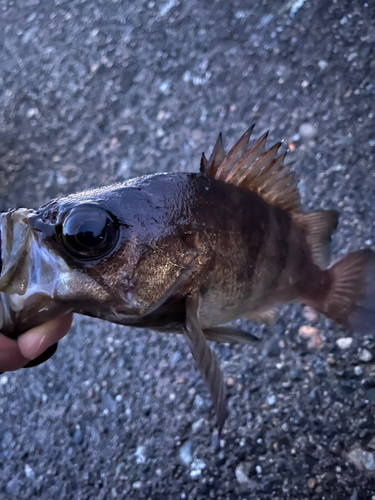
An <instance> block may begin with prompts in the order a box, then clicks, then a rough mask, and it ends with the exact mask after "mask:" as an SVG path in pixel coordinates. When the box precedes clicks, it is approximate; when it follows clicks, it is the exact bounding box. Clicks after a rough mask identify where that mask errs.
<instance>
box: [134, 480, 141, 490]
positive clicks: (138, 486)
mask: <svg viewBox="0 0 375 500" xmlns="http://www.w3.org/2000/svg"><path fill="white" fill-rule="evenodd" d="M132 486H133V490H140V489H141V488H142V483H141V481H135V483H133V484H132Z"/></svg>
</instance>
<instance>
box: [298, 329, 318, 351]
mask: <svg viewBox="0 0 375 500" xmlns="http://www.w3.org/2000/svg"><path fill="white" fill-rule="evenodd" d="M298 335H300V336H301V337H302V338H304V339H306V340H307V345H308V347H309V348H310V349H316V348H317V347H319V346H320V345H321V344H322V339H321V338H320V335H319V330H318V329H317V328H315V327H314V326H307V325H303V326H301V327H300V328H299V330H298Z"/></svg>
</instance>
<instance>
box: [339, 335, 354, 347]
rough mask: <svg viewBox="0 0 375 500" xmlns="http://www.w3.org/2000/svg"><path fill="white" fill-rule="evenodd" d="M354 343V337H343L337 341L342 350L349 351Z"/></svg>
mask: <svg viewBox="0 0 375 500" xmlns="http://www.w3.org/2000/svg"><path fill="white" fill-rule="evenodd" d="M352 343H353V338H352V337H341V339H337V340H336V345H337V347H339V348H340V349H343V350H344V349H349V348H350V347H351V345H352Z"/></svg>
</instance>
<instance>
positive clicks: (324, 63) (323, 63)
mask: <svg viewBox="0 0 375 500" xmlns="http://www.w3.org/2000/svg"><path fill="white" fill-rule="evenodd" d="M318 66H319V68H320V69H326V68H328V63H327V61H325V60H324V59H321V60H320V61H319V62H318Z"/></svg>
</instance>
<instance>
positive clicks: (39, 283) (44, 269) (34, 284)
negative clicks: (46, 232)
mask: <svg viewBox="0 0 375 500" xmlns="http://www.w3.org/2000/svg"><path fill="white" fill-rule="evenodd" d="M33 215H34V211H33V210H27V209H24V208H21V209H18V210H13V211H10V212H7V213H2V214H0V233H1V239H0V242H1V258H2V261H1V264H2V265H1V274H0V299H1V300H0V330H1V331H2V332H3V333H4V334H6V335H9V336H16V333H15V332H17V334H18V333H22V330H23V331H24V330H26V329H28V328H29V327H31V326H36V325H35V324H33V323H35V322H36V324H38V323H39V322H40V321H36V320H35V319H34V320H33V316H34V315H39V316H40V317H41V318H42V320H47V319H51V318H52V317H56V316H59V315H61V314H65V313H66V312H68V311H67V309H68V308H67V307H66V306H64V305H62V304H58V301H57V300H56V297H58V295H59V293H61V292H62V290H63V289H64V284H65V281H66V276H67V274H68V273H69V272H70V271H71V270H70V269H69V266H68V265H67V263H66V262H65V261H64V259H62V258H61V257H59V256H58V255H55V254H53V252H51V251H50V250H49V249H47V248H46V247H45V245H43V244H42V243H41V241H39V238H38V235H37V234H36V233H35V231H33V229H32V228H31V226H30V225H29V217H31V216H33ZM27 318H29V319H27ZM20 329H21V330H20Z"/></svg>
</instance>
